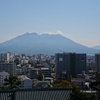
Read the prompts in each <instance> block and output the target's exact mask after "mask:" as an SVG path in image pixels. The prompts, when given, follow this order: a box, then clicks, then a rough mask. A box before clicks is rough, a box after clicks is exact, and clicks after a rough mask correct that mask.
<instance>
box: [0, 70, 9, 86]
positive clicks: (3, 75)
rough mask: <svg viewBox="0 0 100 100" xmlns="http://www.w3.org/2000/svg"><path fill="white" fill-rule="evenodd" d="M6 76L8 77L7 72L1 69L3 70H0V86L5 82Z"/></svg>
mask: <svg viewBox="0 0 100 100" xmlns="http://www.w3.org/2000/svg"><path fill="white" fill-rule="evenodd" d="M6 78H9V73H7V72H5V71H3V72H0V87H2V86H3V85H4V83H5V81H4V80H5V79H6Z"/></svg>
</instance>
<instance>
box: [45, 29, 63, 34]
mask: <svg viewBox="0 0 100 100" xmlns="http://www.w3.org/2000/svg"><path fill="white" fill-rule="evenodd" d="M45 33H48V34H61V35H63V33H62V31H60V30H57V31H55V32H51V31H49V32H45Z"/></svg>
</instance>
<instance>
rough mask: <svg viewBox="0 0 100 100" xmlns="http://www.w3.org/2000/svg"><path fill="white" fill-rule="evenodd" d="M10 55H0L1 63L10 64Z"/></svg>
mask: <svg viewBox="0 0 100 100" xmlns="http://www.w3.org/2000/svg"><path fill="white" fill-rule="evenodd" d="M9 60H10V54H9V53H1V54H0V62H9Z"/></svg>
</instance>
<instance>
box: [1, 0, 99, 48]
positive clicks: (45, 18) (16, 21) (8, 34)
mask: <svg viewBox="0 0 100 100" xmlns="http://www.w3.org/2000/svg"><path fill="white" fill-rule="evenodd" d="M26 32H30V33H31V32H37V33H38V34H42V33H47V32H48V33H50V34H52V33H59V34H63V35H64V36H66V37H68V38H70V39H72V40H74V41H75V42H78V43H80V44H83V45H86V46H89V47H91V46H94V45H100V0H0V42H4V41H6V40H9V39H11V38H13V37H16V36H18V35H22V34H24V33H26Z"/></svg>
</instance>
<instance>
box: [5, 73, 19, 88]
mask: <svg viewBox="0 0 100 100" xmlns="http://www.w3.org/2000/svg"><path fill="white" fill-rule="evenodd" d="M4 81H5V83H4V86H3V88H4V89H7V88H8V89H14V88H18V87H19V85H20V84H21V79H20V78H18V76H17V75H13V74H11V75H10V76H9V78H8V79H7V78H6V79H5V80H4Z"/></svg>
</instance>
